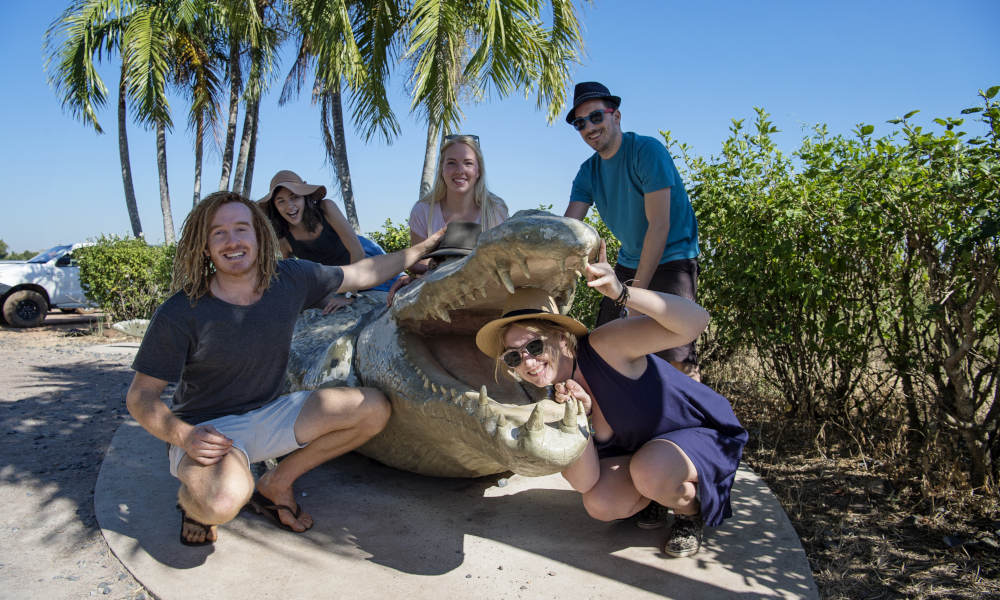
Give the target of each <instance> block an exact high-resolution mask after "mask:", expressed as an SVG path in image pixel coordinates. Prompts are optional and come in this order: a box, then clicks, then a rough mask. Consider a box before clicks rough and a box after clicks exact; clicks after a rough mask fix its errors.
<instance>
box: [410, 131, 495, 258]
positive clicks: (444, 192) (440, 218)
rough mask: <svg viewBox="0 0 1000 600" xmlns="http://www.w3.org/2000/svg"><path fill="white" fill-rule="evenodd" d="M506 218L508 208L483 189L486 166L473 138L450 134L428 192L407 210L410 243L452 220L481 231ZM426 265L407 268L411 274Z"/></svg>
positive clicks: (417, 240)
mask: <svg viewBox="0 0 1000 600" xmlns="http://www.w3.org/2000/svg"><path fill="white" fill-rule="evenodd" d="M506 219H507V205H506V204H504V201H503V200H502V199H501V198H500V197H499V196H497V195H495V194H493V193H492V192H490V191H489V190H488V189H486V165H485V163H484V162H483V153H482V151H481V150H480V148H479V137H478V136H475V135H449V136H446V137H445V139H444V143H443V144H441V151H440V154H439V158H438V166H437V174H436V175H435V177H434V186H433V187H432V188H431V191H430V193H428V194H427V195H426V196H424V197H423V198H421V199H420V201H419V202H417V203H416V204H415V205H414V207H413V210H411V211H410V244H411V245H416V244H419V243H420V242H422V241H424V240H425V239H427V238H428V237H429V236H430V235H431V234H432V233H434V232H435V231H437V230H439V229H441V228H442V227H444V226H445V225H447V224H448V223H451V222H452V221H467V222H473V223H479V225H480V227H481V228H482V230H483V231H485V230H487V229H491V228H493V227H496V226H497V225H499V224H500V223H503V222H504V221H505V220H506ZM426 270H427V265H426V264H421V263H417V264H416V265H413V266H412V267H410V271H411V272H414V273H422V272H424V271H426Z"/></svg>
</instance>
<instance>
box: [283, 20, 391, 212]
mask: <svg viewBox="0 0 1000 600" xmlns="http://www.w3.org/2000/svg"><path fill="white" fill-rule="evenodd" d="M288 4H289V18H290V21H291V23H292V27H293V31H294V32H295V35H296V36H297V37H298V40H299V42H298V43H299V48H298V52H297V53H296V60H295V62H294V63H293V65H292V68H291V69H290V71H289V73H288V76H287V77H286V79H285V86H284V88H283V89H282V94H281V99H280V101H279V102H280V103H282V104H283V103H285V102H287V101H288V99H290V98H291V97H293V96H295V95H297V94H298V93H299V91H300V90H301V87H302V84H303V82H304V81H305V78H306V76H307V73H308V72H309V70H310V68H314V69H315V76H314V81H313V85H312V97H313V101H314V102H315V103H318V104H319V105H320V128H321V132H322V135H323V140H324V145H325V148H326V154H327V160H329V161H330V163H331V164H332V165H333V167H334V170H335V171H336V173H337V179H338V182H339V184H340V195H341V198H342V199H343V201H344V212H345V213H346V216H347V219H348V221H350V223H351V225H352V226H353V227H354V228H355V230H360V225H359V222H358V216H357V209H356V206H355V203H354V192H353V188H352V186H351V174H350V167H349V164H348V160H347V147H346V143H345V139H346V136H345V134H344V117H343V90H344V87H343V84H345V83H346V85H347V90H348V91H349V92H350V97H351V104H352V108H353V120H354V123H355V125H356V126H357V127H358V128H359V129H361V130H362V135H363V137H364V138H365V139H371V137H372V136H374V135H375V134H376V133H380V134H381V135H382V136H383V137H385V139H387V140H390V139H392V138H393V137H395V136H396V135H398V133H399V123H398V122H397V120H396V117H395V115H394V114H393V112H392V110H391V108H390V107H389V101H388V97H387V95H386V91H385V90H386V81H387V79H388V73H389V69H390V67H391V62H392V60H393V59H394V58H395V54H394V52H393V48H394V43H395V42H394V39H395V33H396V32H397V31H398V28H399V24H400V23H401V21H402V19H401V16H400V12H399V5H398V3H397V2H393V1H391V0H339V1H325V0H298V1H295V0H293V1H291V2H289V3H288Z"/></svg>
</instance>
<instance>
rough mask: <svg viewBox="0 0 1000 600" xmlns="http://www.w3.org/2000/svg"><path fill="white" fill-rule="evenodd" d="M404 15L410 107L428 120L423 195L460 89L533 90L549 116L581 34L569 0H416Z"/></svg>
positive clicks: (560, 97) (477, 93)
mask: <svg viewBox="0 0 1000 600" xmlns="http://www.w3.org/2000/svg"><path fill="white" fill-rule="evenodd" d="M545 4H551V7H552V15H551V20H552V26H551V27H545V26H544V24H543V22H542V18H541V11H542V8H543V6H544V5H545ZM408 20H409V29H408V40H407V44H406V48H407V49H406V57H407V58H409V59H410V60H411V61H412V65H413V67H412V68H413V73H412V76H411V79H410V82H411V85H412V86H413V92H412V104H411V109H412V110H418V111H419V112H421V113H423V115H424V117H425V118H426V119H427V142H426V144H427V146H426V151H425V153H424V168H423V172H422V176H421V182H420V196H421V197H422V196H423V195H424V194H426V193H427V192H428V191H429V190H430V188H431V183H432V179H433V176H434V175H433V174H434V168H435V163H436V162H437V152H438V148H439V143H440V133H441V131H442V130H443V131H445V132H448V131H453V130H454V129H455V128H456V127H457V126H458V125H459V124H460V123H461V119H462V111H461V106H460V102H459V97H460V92H461V90H463V89H464V90H465V91H466V94H467V95H468V96H469V97H472V98H474V99H477V100H478V99H481V98H483V97H485V96H486V95H487V94H489V92H490V91H495V92H496V93H497V94H498V95H499V96H500V97H505V96H507V95H509V94H510V93H511V92H513V91H522V92H524V93H525V95H530V94H531V93H532V92H534V93H536V95H537V106H538V108H542V107H547V113H548V114H547V118H548V120H549V122H550V123H551V122H552V120H553V119H555V118H556V116H557V115H558V111H559V109H560V108H561V107H562V105H563V103H564V102H565V90H566V88H567V86H568V85H569V83H570V81H569V65H570V64H571V63H573V62H576V61H577V59H578V53H579V51H580V49H581V48H582V44H583V41H582V37H581V35H580V26H579V22H578V20H577V17H576V10H575V8H574V7H573V3H572V1H571V0H551V2H550V3H546V2H543V1H541V0H495V1H491V2H484V1H482V0H414V2H413V4H412V7H411V10H410V12H409V17H408Z"/></svg>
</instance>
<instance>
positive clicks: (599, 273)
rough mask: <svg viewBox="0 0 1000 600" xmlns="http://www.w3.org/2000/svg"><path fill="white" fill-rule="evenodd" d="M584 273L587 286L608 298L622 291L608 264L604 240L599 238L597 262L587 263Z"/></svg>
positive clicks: (620, 283) (614, 296) (616, 295)
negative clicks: (599, 246)
mask: <svg viewBox="0 0 1000 600" xmlns="http://www.w3.org/2000/svg"><path fill="white" fill-rule="evenodd" d="M584 275H586V277H587V285H588V286H589V287H592V288H594V289H595V290H597V291H598V292H600V293H602V294H604V295H605V296H607V297H609V298H617V297H618V295H619V294H621V293H622V282H620V281H618V277H617V276H616V275H615V270H614V268H612V266H611V265H609V264H608V249H607V244H605V243H604V240H601V248H600V250H599V251H598V254H597V262H596V263H593V264H590V265H587V271H586V273H584Z"/></svg>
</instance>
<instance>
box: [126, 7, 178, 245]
mask: <svg viewBox="0 0 1000 600" xmlns="http://www.w3.org/2000/svg"><path fill="white" fill-rule="evenodd" d="M191 1H193V0H177V1H176V2H156V1H148V2H141V3H136V4H135V5H134V6H133V10H132V13H131V14H130V15H129V19H128V25H127V27H126V28H125V35H124V37H123V38H122V64H124V65H125V80H126V89H127V91H128V95H129V97H130V98H131V99H132V102H133V105H134V106H135V107H136V121H137V122H138V123H139V124H141V125H143V126H145V127H153V128H155V130H156V168H157V174H158V176H159V177H158V178H159V183H160V211H161V212H162V213H163V241H164V242H165V243H167V244H172V243H174V240H175V233H174V220H173V214H172V212H171V208H170V188H169V185H168V182H167V135H166V133H167V130H169V129H171V128H172V127H173V121H172V120H171V118H170V104H169V102H168V101H167V78H168V75H169V73H170V66H171V64H172V63H173V61H172V58H171V54H170V48H171V39H172V37H173V36H174V34H175V32H176V30H177V29H178V28H179V27H180V25H179V21H180V20H182V19H183V18H184V15H185V14H188V11H185V10H184V8H185V7H184V6H182V5H183V4H187V3H188V2H191Z"/></svg>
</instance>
